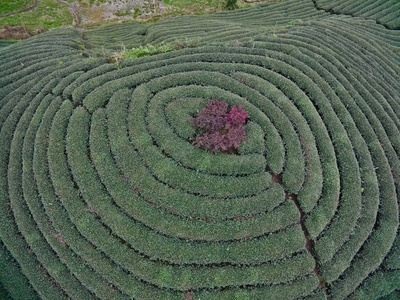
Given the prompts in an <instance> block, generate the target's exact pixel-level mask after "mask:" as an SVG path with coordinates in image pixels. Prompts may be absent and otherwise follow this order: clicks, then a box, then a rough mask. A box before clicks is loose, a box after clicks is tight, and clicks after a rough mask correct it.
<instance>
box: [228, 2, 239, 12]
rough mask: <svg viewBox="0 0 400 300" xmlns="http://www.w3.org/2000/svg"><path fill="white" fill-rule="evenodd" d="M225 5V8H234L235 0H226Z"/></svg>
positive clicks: (235, 6)
mask: <svg viewBox="0 0 400 300" xmlns="http://www.w3.org/2000/svg"><path fill="white" fill-rule="evenodd" d="M225 7H226V9H227V10H234V9H236V8H238V4H237V0H227V1H226V6H225Z"/></svg>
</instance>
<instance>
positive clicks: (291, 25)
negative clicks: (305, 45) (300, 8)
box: [285, 19, 303, 28]
mask: <svg viewBox="0 0 400 300" xmlns="http://www.w3.org/2000/svg"><path fill="white" fill-rule="evenodd" d="M302 22H303V20H302V19H295V20H292V21H290V22H289V23H287V24H286V25H285V27H286V28H292V27H293V26H294V25H296V24H298V23H302Z"/></svg>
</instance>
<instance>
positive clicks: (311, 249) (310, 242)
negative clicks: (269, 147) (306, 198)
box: [266, 167, 330, 299]
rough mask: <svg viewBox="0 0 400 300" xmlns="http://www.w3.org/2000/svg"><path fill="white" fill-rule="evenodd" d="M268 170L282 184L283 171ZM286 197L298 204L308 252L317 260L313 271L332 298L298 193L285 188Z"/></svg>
mask: <svg viewBox="0 0 400 300" xmlns="http://www.w3.org/2000/svg"><path fill="white" fill-rule="evenodd" d="M266 172H268V173H270V174H271V176H272V181H273V182H275V183H277V184H280V185H282V182H283V181H282V176H283V173H280V174H274V173H272V172H271V171H270V170H269V168H268V167H267V168H266ZM285 199H286V200H292V201H293V202H294V204H295V205H296V207H297V209H298V210H299V213H300V222H299V223H300V226H301V229H302V231H303V233H304V237H305V239H306V244H305V248H306V250H307V251H308V253H310V255H311V256H312V257H313V259H314V261H315V268H314V270H313V273H314V274H315V275H316V276H317V278H318V281H319V284H318V290H320V291H324V292H325V294H326V298H327V299H330V297H329V296H328V291H327V288H326V287H325V283H324V280H323V278H322V276H321V274H320V272H319V269H318V259H317V257H316V254H315V251H314V249H315V244H314V241H313V240H312V239H311V238H310V234H309V232H308V230H307V227H306V226H305V223H304V218H305V212H304V210H303V209H302V208H301V205H300V202H299V200H298V199H297V195H296V194H294V193H289V192H288V191H286V190H285Z"/></svg>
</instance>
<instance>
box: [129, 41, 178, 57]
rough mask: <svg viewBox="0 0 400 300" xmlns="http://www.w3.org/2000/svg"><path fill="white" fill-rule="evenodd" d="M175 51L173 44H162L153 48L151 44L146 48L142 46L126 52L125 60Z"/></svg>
mask: <svg viewBox="0 0 400 300" xmlns="http://www.w3.org/2000/svg"><path fill="white" fill-rule="evenodd" d="M172 50H175V49H174V48H173V47H172V45H171V44H162V45H156V46H153V45H151V44H148V45H146V46H144V47H143V46H140V47H138V48H132V49H130V50H125V51H124V52H123V57H124V58H137V57H143V56H149V55H154V54H159V53H165V52H169V51H172Z"/></svg>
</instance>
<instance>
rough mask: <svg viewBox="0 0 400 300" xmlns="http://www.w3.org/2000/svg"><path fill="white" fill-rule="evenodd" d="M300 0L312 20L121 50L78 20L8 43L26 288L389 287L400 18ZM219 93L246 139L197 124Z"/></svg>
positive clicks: (329, 292)
mask: <svg viewBox="0 0 400 300" xmlns="http://www.w3.org/2000/svg"><path fill="white" fill-rule="evenodd" d="M294 3H296V5H300V4H298V1H294V2H291V1H288V2H283V3H282V4H272V6H271V7H273V8H274V9H275V10H276V11H279V7H282V11H285V9H287V6H288V5H289V4H294ZM303 4H307V5H310V6H311V8H309V9H310V13H309V18H308V19H304V20H302V21H301V22H298V23H296V25H295V26H290V28H288V27H289V26H286V30H285V31H284V32H280V33H278V34H276V33H275V28H273V29H271V31H268V27H266V28H265V29H263V30H265V31H266V32H262V31H263V30H258V32H257V33H254V34H252V35H251V37H252V39H251V40H248V39H247V38H244V39H242V40H240V39H239V40H238V42H235V45H232V44H230V45H223V44H221V43H220V44H218V45H211V46H210V45H207V43H206V40H202V43H203V44H202V47H197V48H190V49H183V50H178V51H173V52H169V53H165V54H159V55H156V56H150V57H146V58H141V59H135V60H125V61H121V62H119V63H118V64H115V63H107V60H106V59H102V58H95V57H91V53H90V51H89V50H82V44H83V43H87V44H90V43H91V42H93V40H90V39H89V40H81V37H80V36H79V34H78V32H76V31H75V30H72V29H60V30H56V31H53V32H50V33H48V34H43V35H41V36H38V37H35V38H32V39H29V40H27V41H26V42H21V43H17V44H15V45H12V46H8V47H5V48H4V49H3V50H0V62H1V64H0V74H1V77H0V78H1V79H0V86H1V89H0V124H1V131H0V141H1V145H2V146H1V148H0V172H1V173H0V237H1V241H2V243H1V244H0V246H1V248H0V250H1V255H2V256H1V257H5V259H3V260H2V261H5V260H9V261H8V262H7V263H5V262H4V264H5V265H4V266H5V268H7V270H10V273H11V274H15V282H19V283H21V284H23V285H24V286H25V287H24V289H21V291H20V292H19V293H20V294H18V291H17V290H15V291H14V295H15V297H16V298H18V297H21V299H22V296H21V295H25V296H24V297H25V299H27V298H28V296H26V295H27V290H30V291H31V292H32V293H31V294H29V295H30V297H31V298H32V299H35V298H37V297H40V298H43V299H68V298H73V299H132V298H134V299H298V298H302V299H326V298H327V297H330V298H331V299H344V298H346V297H350V296H352V297H355V298H356V299H376V298H379V297H383V296H387V295H389V296H388V297H391V296H390V295H392V296H395V295H396V290H398V289H399V287H400V264H399V261H400V239H399V236H398V227H399V203H398V191H399V188H400V182H399V178H400V163H399V153H400V131H399V129H400V120H399V115H400V87H399V82H400V64H399V59H400V34H399V32H398V31H396V30H387V29H385V28H383V27H382V26H380V25H377V24H376V23H375V21H371V20H364V19H354V18H351V17H348V16H336V15H334V16H330V15H329V14H328V13H323V14H322V15H321V12H319V11H318V10H316V9H315V8H314V6H313V5H312V1H303ZM279 5H281V6H279ZM268 7H269V6H262V7H261V8H252V9H250V10H244V11H243V14H251V13H252V12H256V11H257V9H261V10H262V9H264V8H268ZM274 9H271V14H272V15H274V14H275V10H274ZM296 13H301V12H300V11H299V10H297V11H296ZM232 14H240V13H239V11H238V12H232ZM229 16H230V15H229V14H227V13H226V14H222V15H218V14H217V15H215V16H210V20H212V19H213V18H221V19H223V18H228V17H229ZM315 16H318V17H315ZM303 18H307V16H306V15H304V16H303ZM184 19H186V18H184ZM177 20H178V21H177V22H180V19H177ZM252 21H253V23H254V24H255V23H257V22H259V23H260V24H261V22H262V21H261V20H255V19H253V20H252ZM166 22H171V21H166ZM182 22H183V21H182ZM202 22H203V21H202ZM282 24H287V21H284V22H283V23H282ZM113 26H114V27H116V25H113ZM120 26H121V28H124V26H127V25H120ZM128 26H132V25H128ZM155 26H158V25H155ZM155 29H156V28H155V27H148V28H147V29H146V30H147V31H146V32H147V33H149V32H151V31H152V30H155ZM101 30H104V29H101ZM183 31H185V30H183ZM138 32H140V34H139V35H140V36H143V32H141V31H140V30H138ZM185 34H186V33H182V35H183V37H184V36H185ZM187 34H190V32H188V33H187ZM93 36H94V35H93ZM146 36H148V34H147V35H146ZM92 38H93V37H92ZM163 38H164V39H165V40H166V41H168V37H167V36H165V35H163ZM236 39H237V37H234V38H233V40H236ZM171 40H172V35H171ZM389 52H390V53H391V55H386V54H387V53H389ZM211 98H214V99H218V100H222V101H225V102H227V103H229V104H230V105H242V107H243V108H244V109H245V110H246V111H247V112H248V114H249V116H250V118H249V121H248V122H247V124H246V142H245V143H244V144H243V145H242V146H241V147H240V148H239V149H238V152H239V155H229V154H223V153H217V154H212V153H209V152H207V151H205V150H203V149H196V148H194V147H193V145H192V144H191V143H190V141H189V139H190V138H191V137H192V136H193V134H194V129H193V128H192V127H191V125H190V123H189V121H188V117H190V116H193V115H195V114H196V112H197V111H198V110H199V109H201V108H202V107H204V106H205V104H206V102H207V100H208V99H211ZM10 259H11V260H10ZM2 263H3V262H2ZM18 269H19V270H18ZM18 274H19V275H18ZM0 276H1V277H0V278H4V274H3V275H2V274H0ZM28 282H29V283H28ZM5 287H6V288H7V287H8V286H7V285H5Z"/></svg>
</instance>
